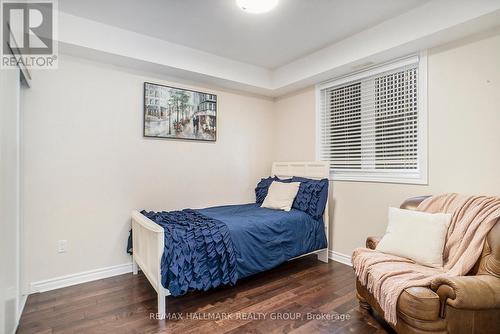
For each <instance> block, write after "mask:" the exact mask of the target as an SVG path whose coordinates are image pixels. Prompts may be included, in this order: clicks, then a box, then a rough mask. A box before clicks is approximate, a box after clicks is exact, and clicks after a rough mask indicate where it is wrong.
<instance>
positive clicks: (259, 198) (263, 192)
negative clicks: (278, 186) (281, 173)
mask: <svg viewBox="0 0 500 334" xmlns="http://www.w3.org/2000/svg"><path fill="white" fill-rule="evenodd" d="M273 181H277V182H284V183H290V182H292V179H280V178H279V177H276V176H270V177H268V178H265V179H261V180H260V182H259V183H257V187H256V188H255V203H258V204H262V202H264V199H265V198H266V196H267V191H268V190H269V187H270V186H271V183H273Z"/></svg>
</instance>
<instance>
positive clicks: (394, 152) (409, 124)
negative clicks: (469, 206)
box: [319, 57, 424, 183]
mask: <svg viewBox="0 0 500 334" xmlns="http://www.w3.org/2000/svg"><path fill="white" fill-rule="evenodd" d="M419 75H420V73H419V61H418V57H415V58H412V59H411V61H408V60H406V61H404V62H402V63H401V64H398V63H392V64H391V65H390V66H384V67H380V68H377V69H372V70H370V71H366V72H362V73H357V74H356V75H355V76H352V77H346V78H343V79H341V80H337V81H333V82H330V83H327V84H324V85H321V86H320V88H319V98H320V103H319V108H320V110H319V146H320V147H319V155H320V160H323V161H328V162H329V163H330V169H331V174H332V175H333V178H334V179H339V180H343V179H344V180H359V181H363V180H371V181H395V180H399V181H401V180H403V182H406V181H405V180H409V182H410V183H413V182H411V180H414V181H418V182H415V183H421V182H420V181H422V179H423V175H422V167H423V159H422V157H423V154H422V153H423V152H422V146H423V145H422V144H423V142H421V141H422V140H421V139H422V133H420V132H423V131H424V129H423V127H422V126H421V125H422V124H420V123H421V122H423V121H424V120H423V117H422V116H421V115H422V112H421V110H420V109H421V108H422V106H421V103H420V101H421V99H420V96H419V95H420V94H421V91H422V90H421V89H419V88H420V87H419V85H420V83H421V82H422V81H421V80H419Z"/></svg>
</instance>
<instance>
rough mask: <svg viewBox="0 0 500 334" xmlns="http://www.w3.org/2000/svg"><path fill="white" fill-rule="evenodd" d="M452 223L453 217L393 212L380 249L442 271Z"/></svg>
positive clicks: (448, 215)
mask: <svg viewBox="0 0 500 334" xmlns="http://www.w3.org/2000/svg"><path fill="white" fill-rule="evenodd" d="M450 221H451V214H446V213H427V212H421V211H414V210H402V209H396V208H389V223H388V224H387V231H386V232H385V235H384V236H383V238H382V240H380V242H379V243H378V245H377V248H376V249H377V250H378V251H380V252H383V253H389V254H393V255H397V256H401V257H405V258H408V259H411V260H413V261H415V262H416V263H418V264H422V265H425V266H429V267H434V268H441V267H442V266H443V249H444V243H445V241H446V232H447V231H448V226H449V225H450Z"/></svg>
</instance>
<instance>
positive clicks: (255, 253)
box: [129, 204, 327, 296]
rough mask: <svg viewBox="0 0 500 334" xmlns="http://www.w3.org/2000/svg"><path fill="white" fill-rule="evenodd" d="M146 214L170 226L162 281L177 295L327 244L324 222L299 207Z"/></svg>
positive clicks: (247, 206) (227, 281)
mask: <svg viewBox="0 0 500 334" xmlns="http://www.w3.org/2000/svg"><path fill="white" fill-rule="evenodd" d="M143 214H145V215H146V216H147V217H148V218H150V219H151V220H153V221H155V222H156V223H158V224H160V225H161V226H163V228H164V229H165V252H164V255H163V258H162V284H163V286H164V287H165V288H167V289H169V290H170V292H171V293H172V295H174V296H177V295H182V294H184V293H186V292H187V291H189V290H207V289H209V288H212V287H216V286H218V285H222V284H234V283H235V282H236V280H237V279H238V278H243V277H246V276H250V275H252V274H256V273H259V272H262V271H265V270H268V269H271V268H273V267H276V266H277V265H279V264H281V263H283V262H285V261H287V260H289V259H291V258H294V257H296V256H299V255H302V254H306V253H309V252H312V251H315V250H318V249H322V248H326V247H327V241H326V235H325V230H324V225H323V222H322V221H321V220H315V219H313V218H312V217H311V216H310V215H308V214H307V213H305V212H303V211H300V210H295V209H292V210H291V211H289V212H285V211H279V210H271V209H266V208H261V207H260V206H259V204H244V205H227V206H218V207H211V208H206V209H199V210H183V211H173V212H162V213H154V212H150V213H147V212H143ZM129 248H130V247H129ZM235 269H236V270H235Z"/></svg>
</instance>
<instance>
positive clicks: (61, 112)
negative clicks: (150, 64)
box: [22, 55, 273, 283]
mask: <svg viewBox="0 0 500 334" xmlns="http://www.w3.org/2000/svg"><path fill="white" fill-rule="evenodd" d="M144 81H149V82H156V83H160V84H168V85H173V86H177V87H179V86H180V87H185V85H179V84H177V83H174V82H166V81H163V80H159V79H157V78H154V77H151V76H146V75H143V74H138V73H133V72H128V71H126V70H125V69H122V68H114V67H110V66H107V65H104V64H102V65H101V64H98V63H93V62H90V61H86V60H83V59H79V58H73V57H69V56H64V55H63V56H62V57H61V58H60V63H59V69H58V70H50V71H49V70H47V71H38V72H37V73H35V75H34V80H33V86H32V88H31V89H30V90H29V91H26V92H24V94H23V96H22V100H23V108H22V109H23V124H24V129H23V130H24V131H23V132H24V138H23V139H24V147H23V149H24V157H23V158H24V165H25V167H24V198H23V200H24V215H25V216H24V220H25V230H26V231H25V234H26V265H25V271H26V281H27V283H28V282H37V281H40V280H45V279H50V278H54V277H58V276H62V275H67V274H73V273H79V272H82V271H86V270H92V269H98V268H104V267H108V266H113V265H120V264H123V263H128V262H130V257H129V256H128V255H127V254H126V253H125V248H126V240H127V236H128V230H129V228H130V213H131V211H132V210H133V209H147V210H171V209H179V208H185V207H194V208H196V207H204V206H210V205H216V204H228V203H244V202H250V201H252V200H254V191H253V189H254V187H255V185H256V183H257V181H258V180H259V178H260V177H261V176H264V175H268V174H269V172H270V166H271V161H272V149H273V147H272V143H271V140H272V126H273V124H272V122H273V117H272V107H273V102H272V101H270V100H265V99H260V98H255V97H250V96H244V95H238V94H234V93H228V92H224V91H216V90H212V89H207V88H203V87H201V88H200V87H187V88H194V89H198V90H202V91H206V92H214V93H216V94H218V119H217V125H218V133H217V141H216V142H215V143H209V142H194V141H176V140H162V139H146V138H143V136H142V126H143V121H142V117H143V115H142V110H143V83H144ZM58 240H67V241H68V244H67V245H68V251H67V253H57V241H58Z"/></svg>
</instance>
